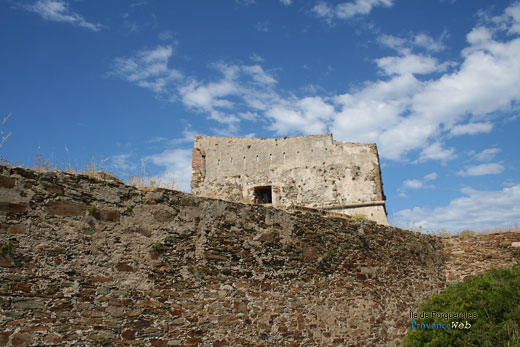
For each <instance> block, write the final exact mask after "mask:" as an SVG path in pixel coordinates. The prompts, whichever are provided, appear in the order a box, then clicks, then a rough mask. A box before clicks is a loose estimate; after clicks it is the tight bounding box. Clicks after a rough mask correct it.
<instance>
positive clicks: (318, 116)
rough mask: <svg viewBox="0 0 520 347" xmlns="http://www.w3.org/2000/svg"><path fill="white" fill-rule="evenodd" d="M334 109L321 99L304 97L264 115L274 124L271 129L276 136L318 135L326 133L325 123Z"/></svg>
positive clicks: (272, 109) (280, 105)
mask: <svg viewBox="0 0 520 347" xmlns="http://www.w3.org/2000/svg"><path fill="white" fill-rule="evenodd" d="M333 114H334V108H333V107H332V106H331V105H329V104H327V103H325V102H324V101H323V99H322V98H321V97H306V98H303V99H300V100H298V101H296V102H291V103H286V104H279V105H276V106H274V107H271V108H270V109H269V110H268V111H267V112H266V115H267V116H268V117H270V118H271V119H273V120H274V121H275V122H276V127H274V126H273V127H272V128H271V130H274V131H275V132H276V133H278V134H293V133H298V132H300V133H304V134H319V133H323V132H325V131H326V123H327V121H329V120H330V118H331V117H332V116H333Z"/></svg>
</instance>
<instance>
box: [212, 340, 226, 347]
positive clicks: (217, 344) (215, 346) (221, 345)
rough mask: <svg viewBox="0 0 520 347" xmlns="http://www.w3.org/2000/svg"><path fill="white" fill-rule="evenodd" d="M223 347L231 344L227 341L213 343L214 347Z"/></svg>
mask: <svg viewBox="0 0 520 347" xmlns="http://www.w3.org/2000/svg"><path fill="white" fill-rule="evenodd" d="M223 346H229V343H228V342H227V341H215V342H213V347H223Z"/></svg>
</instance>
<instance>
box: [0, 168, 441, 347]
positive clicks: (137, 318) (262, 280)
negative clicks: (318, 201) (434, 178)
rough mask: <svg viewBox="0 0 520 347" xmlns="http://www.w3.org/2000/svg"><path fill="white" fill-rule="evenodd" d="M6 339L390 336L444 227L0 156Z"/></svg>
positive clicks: (384, 339)
mask: <svg viewBox="0 0 520 347" xmlns="http://www.w3.org/2000/svg"><path fill="white" fill-rule="evenodd" d="M0 230H1V232H0V244H1V245H2V247H1V250H2V255H1V256H0V273H1V275H0V345H7V346H31V345H81V346H87V345H92V346H93V345H100V344H102V345H103V344H104V345H108V344H109V343H110V345H112V346H124V345H131V346H196V345H199V346H274V345H277V346H280V345H281V346H335V345H337V346H349V345H357V346H369V345H385V346H391V345H397V344H398V341H399V339H400V338H401V337H402V336H403V335H404V334H405V333H406V331H407V324H408V312H409V311H410V310H414V309H415V307H416V306H417V304H418V302H420V301H421V300H422V299H424V298H425V297H426V296H427V295H429V294H432V293H435V292H438V291H439V290H440V289H441V288H442V287H443V285H444V276H445V269H444V262H443V246H442V242H441V240H440V239H439V238H437V237H434V236H429V235H421V234H417V233H414V232H410V231H405V230H400V229H397V228H393V227H385V226H382V225H378V224H376V223H373V222H368V221H362V220H361V221H358V222H354V221H350V220H348V219H346V218H325V217H323V216H320V215H319V214H317V213H311V212H308V213H304V212H288V211H283V210H277V209H274V208H267V207H263V206H258V205H246V204H240V203H233V202H226V201H221V200H213V199H208V198H200V197H196V196H192V195H189V194H185V193H182V192H178V191H170V190H165V189H153V190H138V189H136V188H134V187H130V186H126V185H124V184H122V183H120V182H117V181H100V180H96V179H93V178H89V177H87V176H85V175H73V174H68V173H62V172H57V173H54V172H48V173H40V172H35V171H32V170H28V169H22V168H9V167H5V166H0Z"/></svg>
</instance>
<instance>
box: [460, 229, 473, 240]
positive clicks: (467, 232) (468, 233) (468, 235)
mask: <svg viewBox="0 0 520 347" xmlns="http://www.w3.org/2000/svg"><path fill="white" fill-rule="evenodd" d="M475 235H476V233H475V232H474V231H472V230H464V231H462V232H461V233H460V237H461V238H463V239H469V238H471V237H474V236H475Z"/></svg>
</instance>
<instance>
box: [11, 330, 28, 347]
mask: <svg viewBox="0 0 520 347" xmlns="http://www.w3.org/2000/svg"><path fill="white" fill-rule="evenodd" d="M11 341H12V344H13V346H17V347H25V346H29V345H30V344H31V343H32V337H31V335H29V334H20V333H18V334H15V335H13V339H12V340H11Z"/></svg>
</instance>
